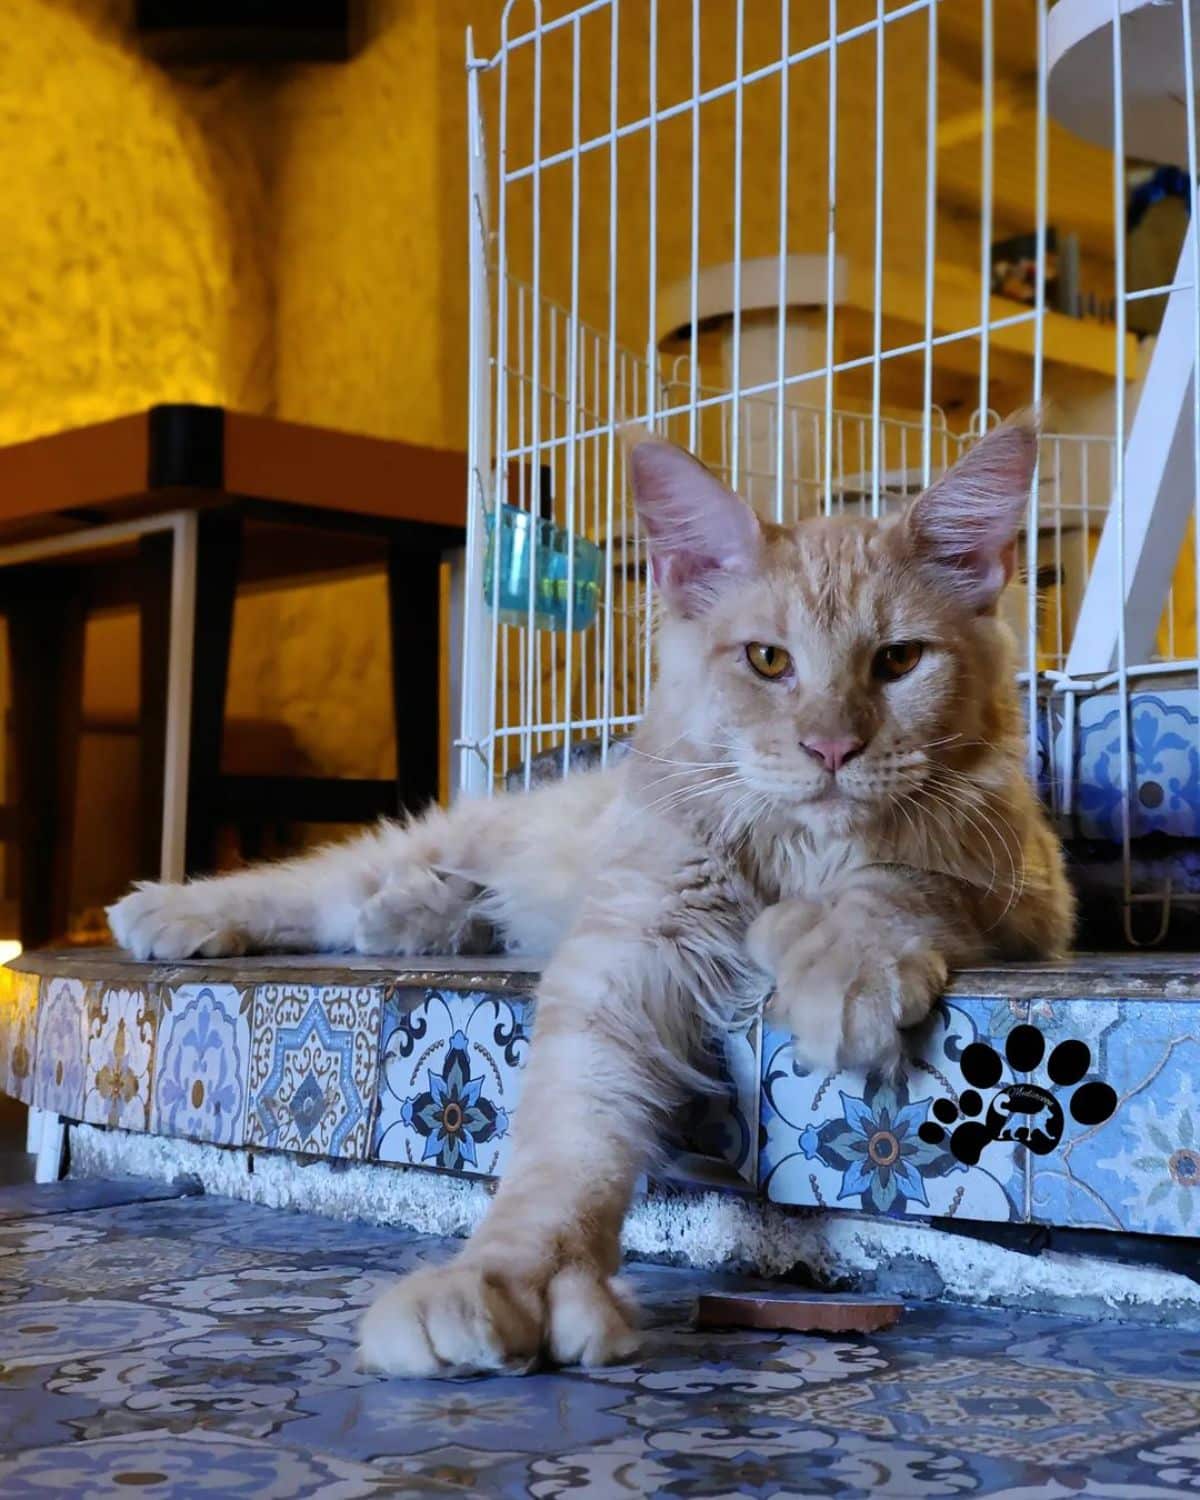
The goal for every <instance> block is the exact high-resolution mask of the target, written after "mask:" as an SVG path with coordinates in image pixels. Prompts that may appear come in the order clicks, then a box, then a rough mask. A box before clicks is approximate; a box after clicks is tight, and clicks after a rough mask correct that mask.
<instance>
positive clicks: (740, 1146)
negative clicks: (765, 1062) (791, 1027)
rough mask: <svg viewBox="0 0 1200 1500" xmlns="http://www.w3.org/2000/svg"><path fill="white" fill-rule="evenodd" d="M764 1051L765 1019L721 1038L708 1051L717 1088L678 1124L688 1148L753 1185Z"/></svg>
mask: <svg viewBox="0 0 1200 1500" xmlns="http://www.w3.org/2000/svg"><path fill="white" fill-rule="evenodd" d="M761 1053H762V1023H761V1021H758V1020H755V1021H754V1022H752V1023H751V1024H750V1025H748V1026H741V1027H739V1028H738V1029H737V1030H736V1031H730V1032H728V1033H727V1034H726V1035H725V1036H723V1037H722V1038H720V1040H719V1042H718V1043H717V1044H716V1045H715V1046H714V1047H712V1048H711V1049H710V1061H709V1069H710V1071H711V1074H712V1076H713V1078H714V1079H715V1080H716V1086H715V1087H714V1088H713V1089H712V1091H711V1092H707V1093H700V1094H697V1095H695V1096H694V1097H693V1098H692V1099H691V1100H689V1102H688V1103H687V1105H685V1107H684V1109H683V1111H682V1113H681V1117H680V1120H679V1124H678V1128H677V1134H678V1136H679V1140H680V1145H681V1147H682V1148H683V1149H684V1150H685V1151H688V1152H694V1153H695V1154H696V1155H698V1156H702V1157H706V1158H708V1159H711V1160H715V1161H720V1162H725V1163H727V1164H728V1165H729V1166H731V1167H732V1168H733V1169H734V1171H735V1172H736V1173H737V1174H738V1176H739V1177H740V1178H742V1180H743V1181H744V1182H746V1183H748V1184H749V1185H750V1186H751V1187H753V1186H754V1184H755V1182H756V1180H757V1172H758V1115H759V1098H760V1096H761V1089H760V1085H759V1079H760V1077H761Z"/></svg>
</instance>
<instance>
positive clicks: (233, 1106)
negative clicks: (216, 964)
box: [151, 984, 253, 1146]
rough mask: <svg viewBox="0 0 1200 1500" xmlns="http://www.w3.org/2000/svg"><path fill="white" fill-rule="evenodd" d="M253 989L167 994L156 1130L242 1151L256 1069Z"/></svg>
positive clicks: (184, 988) (181, 988)
mask: <svg viewBox="0 0 1200 1500" xmlns="http://www.w3.org/2000/svg"><path fill="white" fill-rule="evenodd" d="M252 1003H253V993H252V991H251V990H249V989H246V988H242V987H239V986H238V985H233V984H180V985H175V986H173V987H164V989H163V991H162V1014H161V1016H160V1017H159V1023H158V1055H157V1060H156V1063H155V1068H154V1103H153V1107H152V1110H151V1129H152V1130H154V1132H155V1133H156V1134H158V1135H172V1136H185V1137H187V1138H189V1139H191V1140H198V1141H213V1142H215V1143H216V1144H217V1145H219V1146H234V1145H240V1144H241V1138H242V1127H243V1124H244V1121H245V1114H246V1080H247V1074H248V1070H249V1066H250V1009H251V1005H252Z"/></svg>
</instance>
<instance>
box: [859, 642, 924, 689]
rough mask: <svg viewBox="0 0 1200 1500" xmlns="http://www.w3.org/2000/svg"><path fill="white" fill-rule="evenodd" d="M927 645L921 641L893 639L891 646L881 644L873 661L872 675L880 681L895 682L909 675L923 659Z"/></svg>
mask: <svg viewBox="0 0 1200 1500" xmlns="http://www.w3.org/2000/svg"><path fill="white" fill-rule="evenodd" d="M924 652H925V647H924V646H923V645H922V644H921V642H920V641H893V642H892V643H891V645H890V646H880V648H879V650H878V651H876V653H875V660H874V661H873V662H872V663H871V676H872V677H876V678H878V679H879V681H880V682H895V681H896V680H897V678H900V677H907V676H908V674H909V673H910V672H911V671H912V669H913V668H914V667H915V666H916V664H917V663H918V662H919V661H920V660H921V657H922V655H923V654H924Z"/></svg>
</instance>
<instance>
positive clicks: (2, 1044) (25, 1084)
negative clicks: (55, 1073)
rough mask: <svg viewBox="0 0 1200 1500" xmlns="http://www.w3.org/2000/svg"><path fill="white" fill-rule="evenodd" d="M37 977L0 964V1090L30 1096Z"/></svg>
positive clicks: (26, 1100)
mask: <svg viewBox="0 0 1200 1500" xmlns="http://www.w3.org/2000/svg"><path fill="white" fill-rule="evenodd" d="M38 992H39V981H38V976H37V975H36V974H22V973H19V972H18V971H17V970H16V969H8V968H0V1093H3V1094H8V1095H9V1096H10V1097H11V1098H13V1099H23V1100H24V1101H25V1103H26V1104H28V1103H30V1102H31V1100H32V1089H33V1061H34V1051H35V1046H36V1041H37V1007H38Z"/></svg>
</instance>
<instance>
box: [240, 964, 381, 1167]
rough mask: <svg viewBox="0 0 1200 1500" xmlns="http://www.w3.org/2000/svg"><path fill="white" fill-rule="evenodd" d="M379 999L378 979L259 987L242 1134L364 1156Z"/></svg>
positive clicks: (283, 1146) (279, 1144)
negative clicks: (365, 983)
mask: <svg viewBox="0 0 1200 1500" xmlns="http://www.w3.org/2000/svg"><path fill="white" fill-rule="evenodd" d="M382 1005H383V989H382V987H381V986H378V985H371V986H358V985H354V986H346V985H309V984H299V985H282V984H260V985H257V986H256V987H255V990H254V1000H253V1019H252V1024H251V1041H250V1068H249V1088H248V1092H247V1096H246V1116H245V1126H244V1129H243V1134H242V1139H243V1140H244V1141H245V1142H246V1143H247V1144H248V1145H256V1146H265V1147H269V1148H271V1149H273V1150H279V1151H299V1152H305V1153H307V1154H309V1155H312V1156H340V1157H351V1158H354V1159H361V1158H362V1157H364V1156H365V1155H366V1153H367V1146H368V1143H369V1139H370V1129H371V1116H372V1112H373V1110H374V1105H375V1097H376V1090H377V1086H378V1064H379V1023H380V1012H381V1009H382Z"/></svg>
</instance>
